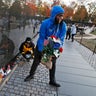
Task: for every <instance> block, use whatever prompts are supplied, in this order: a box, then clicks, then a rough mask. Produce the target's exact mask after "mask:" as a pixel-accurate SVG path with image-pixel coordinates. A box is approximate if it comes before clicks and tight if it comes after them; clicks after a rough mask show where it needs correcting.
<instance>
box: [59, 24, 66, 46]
mask: <svg viewBox="0 0 96 96" xmlns="http://www.w3.org/2000/svg"><path fill="white" fill-rule="evenodd" d="M66 31H67V26H66V24H65V23H63V26H62V30H61V34H60V35H59V39H60V41H61V45H60V47H62V46H63V44H64V38H65V35H66Z"/></svg>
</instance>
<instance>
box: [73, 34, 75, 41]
mask: <svg viewBox="0 0 96 96" xmlns="http://www.w3.org/2000/svg"><path fill="white" fill-rule="evenodd" d="M74 36H75V34H72V42H73V41H74Z"/></svg>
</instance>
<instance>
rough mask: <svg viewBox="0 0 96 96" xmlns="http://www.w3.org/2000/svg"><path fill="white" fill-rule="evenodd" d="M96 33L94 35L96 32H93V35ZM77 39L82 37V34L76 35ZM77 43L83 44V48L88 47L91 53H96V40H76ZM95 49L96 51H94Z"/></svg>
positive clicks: (84, 35)
mask: <svg viewBox="0 0 96 96" xmlns="http://www.w3.org/2000/svg"><path fill="white" fill-rule="evenodd" d="M93 33H94V35H95V34H96V31H95V32H92V34H93ZM76 36H77V37H81V35H80V34H77V35H76ZM86 36H88V35H86V34H83V37H86ZM76 41H77V42H79V43H81V44H82V45H83V46H85V47H87V48H88V49H90V50H91V51H95V53H96V48H95V46H96V39H84V38H82V39H81V38H79V39H76ZM94 49H95V50H94Z"/></svg>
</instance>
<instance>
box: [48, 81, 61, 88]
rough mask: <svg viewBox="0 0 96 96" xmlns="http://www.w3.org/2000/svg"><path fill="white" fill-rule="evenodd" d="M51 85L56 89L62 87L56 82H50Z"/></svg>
mask: <svg viewBox="0 0 96 96" xmlns="http://www.w3.org/2000/svg"><path fill="white" fill-rule="evenodd" d="M49 84H50V85H52V86H54V87H61V86H60V84H58V83H56V82H55V81H54V82H51V81H50V82H49Z"/></svg>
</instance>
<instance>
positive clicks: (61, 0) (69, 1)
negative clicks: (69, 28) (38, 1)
mask: <svg viewBox="0 0 96 96" xmlns="http://www.w3.org/2000/svg"><path fill="white" fill-rule="evenodd" d="M42 1H43V2H44V1H46V2H48V3H52V1H53V0H42ZM72 1H75V2H78V3H79V2H81V1H83V2H87V3H88V2H94V1H95V2H96V0H60V2H63V3H64V4H66V5H69V4H70V3H71V2H72Z"/></svg>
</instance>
